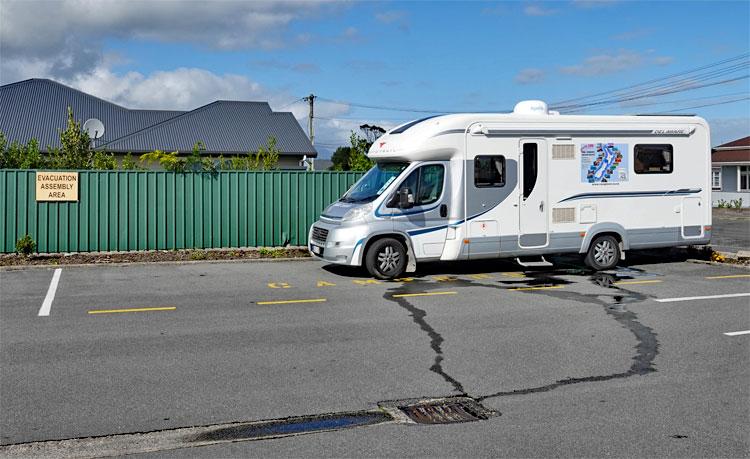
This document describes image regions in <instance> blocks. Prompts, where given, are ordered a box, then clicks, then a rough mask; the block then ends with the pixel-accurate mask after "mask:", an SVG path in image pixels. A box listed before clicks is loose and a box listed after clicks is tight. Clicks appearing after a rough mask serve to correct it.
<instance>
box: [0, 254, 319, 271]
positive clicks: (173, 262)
mask: <svg viewBox="0 0 750 459" xmlns="http://www.w3.org/2000/svg"><path fill="white" fill-rule="evenodd" d="M279 261H316V260H315V259H314V258H312V257H293V258H243V259H238V260H170V261H130V262H127V261H126V262H115V263H75V264H74V263H71V264H53V263H49V264H40V265H10V266H0V271H23V270H26V269H54V268H91V267H102V266H144V265H162V266H163V265H188V264H189V265H192V264H199V263H256V262H261V263H274V262H279Z"/></svg>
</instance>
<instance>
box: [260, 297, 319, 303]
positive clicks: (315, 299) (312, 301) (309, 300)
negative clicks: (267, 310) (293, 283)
mask: <svg viewBox="0 0 750 459" xmlns="http://www.w3.org/2000/svg"><path fill="white" fill-rule="evenodd" d="M326 301H328V300H326V299H325V298H310V299H307V300H278V301H258V303H257V304H293V303H324V302H326Z"/></svg>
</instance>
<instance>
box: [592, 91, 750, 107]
mask: <svg viewBox="0 0 750 459" xmlns="http://www.w3.org/2000/svg"><path fill="white" fill-rule="evenodd" d="M746 94H747V91H740V92H730V93H726V94H714V95H710V96H702V97H690V98H687V99H674V100H663V101H651V102H641V103H636V104H628V105H627V106H624V107H622V108H623V109H629V108H636V107H649V106H652V105H672V104H681V103H684V102H696V101H699V100H706V99H717V98H720V97H732V96H739V95H746ZM604 109H606V107H595V108H591V109H590V111H599V110H604Z"/></svg>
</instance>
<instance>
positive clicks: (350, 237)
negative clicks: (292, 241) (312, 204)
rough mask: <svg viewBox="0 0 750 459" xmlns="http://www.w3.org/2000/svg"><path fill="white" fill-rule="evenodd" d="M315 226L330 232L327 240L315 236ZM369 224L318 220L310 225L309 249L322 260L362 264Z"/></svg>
mask: <svg viewBox="0 0 750 459" xmlns="http://www.w3.org/2000/svg"><path fill="white" fill-rule="evenodd" d="M313 227H317V228H320V229H324V230H326V231H327V232H328V234H327V237H326V238H325V240H320V239H315V238H314V237H313ZM366 234H367V225H364V224H363V225H354V226H342V225H335V224H330V223H327V222H324V221H321V220H318V221H317V222H315V223H314V224H313V226H312V227H310V233H309V237H308V241H310V242H309V243H308V244H307V249H308V250H309V251H310V254H311V255H312V256H313V257H315V258H318V259H320V260H325V261H327V262H329V263H336V264H341V265H351V266H360V265H361V264H362V249H363V247H364V241H365V239H366Z"/></svg>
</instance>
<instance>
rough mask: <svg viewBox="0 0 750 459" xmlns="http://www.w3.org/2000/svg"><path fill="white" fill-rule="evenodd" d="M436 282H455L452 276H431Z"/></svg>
mask: <svg viewBox="0 0 750 459" xmlns="http://www.w3.org/2000/svg"><path fill="white" fill-rule="evenodd" d="M432 278H433V279H435V280H436V281H438V282H453V281H454V280H456V278H455V277H454V276H432Z"/></svg>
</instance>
